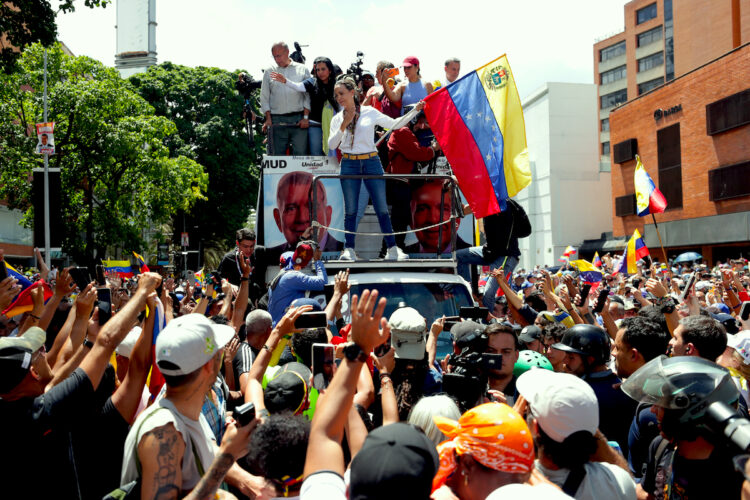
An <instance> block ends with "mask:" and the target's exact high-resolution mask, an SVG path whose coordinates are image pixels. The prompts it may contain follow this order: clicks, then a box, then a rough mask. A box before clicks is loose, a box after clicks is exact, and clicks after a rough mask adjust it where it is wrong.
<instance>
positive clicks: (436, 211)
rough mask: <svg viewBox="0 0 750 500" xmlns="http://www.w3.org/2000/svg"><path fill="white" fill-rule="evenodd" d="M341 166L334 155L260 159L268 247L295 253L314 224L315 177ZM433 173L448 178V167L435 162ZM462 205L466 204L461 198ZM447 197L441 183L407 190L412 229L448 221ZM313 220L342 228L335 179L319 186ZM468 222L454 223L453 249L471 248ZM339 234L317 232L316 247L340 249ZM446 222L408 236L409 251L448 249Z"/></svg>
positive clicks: (335, 171)
mask: <svg viewBox="0 0 750 500" xmlns="http://www.w3.org/2000/svg"><path fill="white" fill-rule="evenodd" d="M338 173H339V165H338V162H337V160H336V158H333V157H327V158H323V157H294V156H279V157H273V156H266V157H264V160H263V217H264V219H263V222H264V231H265V234H264V241H263V244H264V245H265V246H266V248H271V249H280V250H281V251H288V250H294V248H295V247H296V244H297V242H298V241H299V240H300V238H301V236H302V234H303V233H304V232H305V230H307V229H308V228H309V227H310V226H311V224H312V222H311V220H312V217H311V215H312V214H311V210H310V202H311V198H312V182H313V178H314V176H315V175H318V174H338ZM436 173H438V174H448V173H449V170H448V168H447V164H443V165H442V166H441V164H438V167H437V170H436ZM461 201H462V202H464V203H465V200H464V198H463V195H461ZM450 204H451V197H450V193H449V192H445V193H444V192H443V182H442V180H441V181H433V182H427V183H421V182H420V183H416V185H415V189H413V190H411V199H410V210H411V218H410V222H409V225H410V228H421V227H426V226H432V225H434V224H437V223H439V222H440V217H441V207H442V211H443V214H442V216H443V221H445V220H447V219H449V218H450V213H451V211H450ZM315 220H316V221H318V222H320V223H321V224H322V225H324V226H327V227H330V228H332V229H343V228H344V200H343V193H342V190H341V181H340V180H339V179H337V178H330V179H321V180H319V181H318V182H317V208H316V210H315ZM472 222H473V221H472V220H471V218H466V220H458V221H457V222H456V225H457V226H458V235H457V248H464V247H467V246H470V244H471V242H472V241H473V239H472V231H473V223H472ZM343 235H344V233H342V232H338V231H333V230H332V231H327V230H325V229H318V243H319V244H320V246H321V249H322V250H323V252H324V253H325V252H339V251H341V250H343V240H344V238H343ZM450 240H451V229H450V224H444V225H443V226H442V231H440V229H439V228H437V227H436V228H430V229H425V230H422V231H417V232H415V233H409V234H408V235H407V236H406V242H405V244H406V247H407V248H406V251H407V253H436V252H437V248H438V247H440V248H441V249H442V251H450V248H449V247H450Z"/></svg>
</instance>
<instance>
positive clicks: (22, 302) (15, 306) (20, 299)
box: [2, 262, 52, 318]
mask: <svg viewBox="0 0 750 500" xmlns="http://www.w3.org/2000/svg"><path fill="white" fill-rule="evenodd" d="M5 268H6V270H7V272H8V276H10V277H12V278H15V279H16V280H17V281H18V283H17V284H18V285H21V291H20V292H18V295H16V296H15V297H13V300H12V301H11V302H10V304H9V305H8V307H6V308H5V309H4V310H3V311H2V314H3V315H5V317H6V318H12V317H13V316H17V315H19V314H23V313H25V312H28V311H31V310H32V309H34V302H33V298H32V297H31V291H32V290H33V289H34V288H37V287H40V286H41V287H43V288H44V301H45V302H47V300H49V298H50V297H52V288H51V287H50V286H49V285H48V284H47V283H46V282H45V281H44V280H39V281H35V282H33V283H32V282H31V281H30V280H29V279H28V278H27V277H26V276H24V275H23V274H22V273H20V272H18V270H17V269H16V268H15V267H13V266H11V265H10V264H8V263H7V262H6V263H5Z"/></svg>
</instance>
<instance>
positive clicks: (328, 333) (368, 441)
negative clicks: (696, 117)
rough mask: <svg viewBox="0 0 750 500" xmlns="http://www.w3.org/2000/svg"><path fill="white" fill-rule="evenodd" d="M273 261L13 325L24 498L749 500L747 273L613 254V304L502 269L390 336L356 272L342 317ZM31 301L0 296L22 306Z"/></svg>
mask: <svg viewBox="0 0 750 500" xmlns="http://www.w3.org/2000/svg"><path fill="white" fill-rule="evenodd" d="M264 251H265V249H264V248H263V247H261V246H256V245H255V241H254V235H253V234H252V233H251V232H249V231H247V230H240V231H238V234H237V248H236V250H235V251H234V252H230V253H228V254H227V256H226V257H225V260H224V261H223V262H222V266H221V267H220V270H219V271H217V272H215V273H211V274H210V275H209V276H208V277H207V279H206V281H205V282H204V283H197V282H196V281H195V280H192V279H191V280H180V279H177V280H175V279H172V278H167V279H164V278H162V276H160V275H158V274H156V273H150V272H146V273H143V274H140V275H139V276H137V278H136V279H132V280H128V279H122V278H120V277H119V276H118V275H117V274H116V273H110V274H108V275H107V277H106V283H97V282H92V283H76V282H75V280H74V279H73V276H74V275H75V273H74V272H73V270H71V269H60V270H58V271H57V272H53V273H51V272H50V271H49V270H47V269H46V268H42V270H41V273H40V275H39V276H38V278H39V280H41V281H40V283H45V284H42V285H40V286H36V287H35V288H34V289H33V290H32V292H31V295H32V297H33V308H32V309H31V310H30V311H27V312H25V313H23V314H21V315H20V316H17V317H14V318H3V319H2V321H1V322H0V326H2V337H0V371H1V372H0V398H2V399H1V400H0V419H2V422H3V423H4V424H5V425H6V428H7V429H12V432H9V433H8V437H7V439H6V443H7V446H6V450H7V451H6V453H3V454H2V467H0V470H2V471H3V474H4V475H5V478H6V480H7V483H6V484H8V485H18V486H19V488H26V487H28V485H32V484H33V485H34V490H35V493H38V494H39V495H40V496H42V495H43V496H46V495H50V494H54V495H57V496H59V497H62V498H92V499H93V498H96V499H99V498H104V497H105V496H106V495H108V494H112V493H113V492H115V490H117V491H119V492H120V493H122V494H125V493H124V492H129V493H127V495H129V496H126V498H137V497H140V498H177V497H182V496H186V497H187V498H209V497H217V496H218V497H219V498H234V497H237V498H277V497H298V496H299V497H301V498H303V499H306V498H309V499H314V498H326V499H331V498H342V499H343V498H384V497H386V496H395V497H398V498H434V499H455V498H460V499H483V498H492V499H503V498H526V497H529V498H542V497H544V498H570V497H572V498H578V499H600V498H622V499H633V498H639V499H640V498H643V499H646V498H657V499H661V498H664V499H667V498H709V497H711V498H714V497H717V498H739V496H740V494H741V491H742V488H743V477H744V476H743V475H744V474H746V473H747V472H746V471H745V463H746V458H747V456H746V455H744V456H743V455H740V453H741V452H742V451H743V450H740V449H738V448H735V445H734V444H732V443H731V442H730V441H728V440H727V439H726V438H724V437H723V436H722V433H721V430H720V429H717V427H716V425H717V424H716V423H715V422H714V421H713V420H711V419H710V418H709V412H710V408H712V407H713V406H714V405H715V404H716V405H721V408H728V409H729V411H730V414H736V415H737V416H740V417H747V398H748V380H750V369H748V368H747V366H748V365H749V364H750V320H748V318H744V319H743V315H742V314H740V311H741V310H742V304H743V303H747V302H750V295H749V293H750V274H749V273H748V270H747V265H746V263H745V262H744V261H732V262H731V263H729V262H728V263H725V264H720V265H717V266H715V267H713V268H709V267H708V266H706V265H694V266H689V267H683V266H682V265H674V267H667V266H664V265H660V264H659V263H657V262H651V263H650V265H648V263H644V262H643V261H641V262H640V265H639V267H638V273H637V274H635V275H632V276H624V275H623V274H622V273H615V272H614V269H615V267H616V264H615V263H614V262H613V260H612V259H611V258H609V256H605V258H604V259H603V264H602V269H601V271H602V274H603V278H602V280H601V282H599V283H595V284H593V286H592V283H586V282H584V281H583V275H579V274H578V273H577V272H576V271H575V270H572V269H566V268H565V267H563V268H562V269H560V270H559V271H558V272H557V273H551V272H550V271H549V270H547V269H534V270H530V271H528V272H527V271H525V270H519V271H517V272H516V273H515V274H512V273H506V272H504V271H503V269H502V267H497V268H495V269H494V270H493V271H492V272H491V273H490V274H489V276H488V277H487V280H486V283H484V282H483V283H482V287H481V290H479V293H480V294H481V295H477V297H476V298H477V301H478V302H480V303H482V304H484V305H485V306H486V307H487V309H483V310H481V311H484V313H483V314H482V315H480V316H476V315H473V318H472V319H468V318H457V317H454V318H445V317H441V318H439V319H437V320H435V321H434V322H433V323H432V324H428V322H427V320H426V319H425V317H424V316H423V315H422V314H420V311H417V310H415V309H413V308H411V307H408V306H406V305H402V306H401V307H399V308H397V309H396V310H395V312H393V313H392V314H391V316H390V317H389V318H386V317H383V312H384V310H385V306H386V299H385V298H380V297H378V292H377V291H372V292H371V291H369V290H365V291H363V292H362V293H361V295H360V296H356V295H355V296H352V297H349V290H350V287H349V279H348V272H344V271H342V272H339V273H338V274H337V275H336V277H335V280H334V283H335V284H334V287H333V292H332V294H331V295H330V299H329V300H328V301H327V303H326V304H323V305H321V304H320V303H319V302H318V301H316V300H313V299H310V298H308V297H307V296H308V295H309V292H311V291H319V290H322V289H323V287H324V286H325V284H326V283H327V281H328V277H327V274H326V271H325V265H324V263H323V262H322V261H321V260H320V256H321V251H320V249H319V248H316V245H315V244H314V243H313V242H310V241H303V242H301V243H300V244H299V245H298V246H297V248H296V249H295V250H294V252H287V253H285V254H283V255H282V259H281V261H280V262H279V267H280V270H279V272H278V274H277V275H276V277H275V278H274V280H273V281H272V282H271V283H270V284H266V283H265V282H264V280H263V279H262V278H258V277H257V276H256V268H255V267H254V265H253V263H254V262H257V259H259V258H262V254H263V252H264ZM50 274H52V276H50ZM47 281H49V284H46V282H47ZM45 287H50V289H51V291H52V294H51V297H49V298H48V299H47V300H46V302H45V295H44V290H45ZM101 288H109V289H110V290H111V297H112V303H111V304H109V305H108V306H107V307H106V308H102V300H101V294H100V293H99V290H100V289H101ZM17 293H18V285H17V284H16V280H15V278H13V277H10V276H9V277H8V278H6V279H5V280H3V281H2V282H0V308H1V309H3V310H4V309H6V307H7V306H8V305H9V304H10V302H11V300H12V299H13V297H14V296H15V295H16V294H17ZM98 297H99V299H98ZM105 310H106V313H107V314H105ZM315 318H318V319H320V321H321V323H320V324H317V325H316V326H310V325H311V324H310V323H309V322H305V321H303V320H310V321H312V320H314V319H315ZM444 330H445V332H446V333H449V334H450V338H451V339H452V342H453V352H452V353H451V354H450V355H448V356H447V357H445V358H444V359H439V358H438V356H437V339H438V337H439V336H440V335H441V333H443V331H444ZM325 348H330V350H331V351H330V353H329V354H324V353H322V351H320V352H317V351H316V349H325ZM10 450H13V452H12V453H11V452H10ZM40 460H43V462H41V463H45V464H48V466H47V467H45V468H43V469H42V468H39V467H34V466H33V464H37V463H40ZM42 479H43V480H42ZM10 487H12V486H10ZM748 487H750V484H746V485H745V488H746V491H745V493H747V492H748V491H750V488H748ZM110 498H113V497H110Z"/></svg>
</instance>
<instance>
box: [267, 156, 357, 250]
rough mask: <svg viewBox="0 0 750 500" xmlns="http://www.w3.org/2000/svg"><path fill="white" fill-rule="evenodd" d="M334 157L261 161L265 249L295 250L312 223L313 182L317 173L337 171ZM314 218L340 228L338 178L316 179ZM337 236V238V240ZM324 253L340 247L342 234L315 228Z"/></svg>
mask: <svg viewBox="0 0 750 500" xmlns="http://www.w3.org/2000/svg"><path fill="white" fill-rule="evenodd" d="M338 172H339V166H338V162H337V161H336V158H323V157H317V156H316V157H305V156H266V157H264V160H263V223H264V231H265V235H264V242H263V244H264V245H265V246H266V247H267V248H277V247H280V248H281V250H282V251H287V250H294V248H295V247H296V245H297V242H298V241H299V240H300V238H301V236H302V233H304V232H305V230H307V229H308V228H309V227H310V225H311V224H312V213H311V210H310V203H311V201H312V182H313V178H314V176H315V175H318V174H337V173H338ZM316 184H317V186H316V189H317V200H316V201H317V207H316V209H315V220H316V221H318V222H320V223H321V224H322V225H323V226H328V227H332V228H338V229H343V227H344V199H343V194H342V191H341V182H340V181H339V179H321V180H320V181H318V182H317V183H316ZM337 237H338V238H339V239H337ZM318 243H319V244H320V246H321V249H322V250H323V251H324V252H334V251H340V250H342V249H343V233H339V234H334V233H333V232H328V231H327V230H325V229H318Z"/></svg>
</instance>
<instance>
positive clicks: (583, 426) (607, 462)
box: [517, 369, 636, 500]
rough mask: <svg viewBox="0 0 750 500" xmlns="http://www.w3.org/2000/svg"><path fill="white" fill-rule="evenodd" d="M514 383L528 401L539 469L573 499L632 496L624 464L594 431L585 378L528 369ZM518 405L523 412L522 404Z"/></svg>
mask: <svg viewBox="0 0 750 500" xmlns="http://www.w3.org/2000/svg"><path fill="white" fill-rule="evenodd" d="M517 387H518V392H519V393H520V394H521V396H523V398H524V399H525V402H527V403H528V413H527V414H526V421H527V423H528V424H529V428H530V429H531V435H532V436H533V437H534V443H535V444H536V446H537V460H536V462H535V467H536V469H537V470H538V471H539V472H541V473H542V474H543V475H544V476H545V477H546V478H547V479H549V480H550V481H552V482H553V483H555V484H556V485H558V486H560V487H561V488H562V490H563V491H564V492H565V493H567V494H568V495H570V496H572V497H574V498H576V499H578V500H599V499H605V498H606V499H623V500H625V499H627V500H635V498H636V496H635V483H634V482H633V479H632V478H631V477H630V475H629V474H628V472H627V463H626V462H625V460H624V458H623V457H622V456H621V455H620V454H619V453H617V452H615V451H614V450H613V449H612V448H611V447H610V446H609V445H608V444H607V441H606V438H605V437H604V436H603V435H602V433H601V432H599V431H598V427H599V408H598V406H599V403H598V402H597V398H596V394H594V391H593V390H592V389H591V387H590V386H589V385H588V384H587V383H586V382H584V381H583V380H581V379H579V378H578V377H576V376H574V375H571V374H567V373H556V372H550V371H549V370H541V369H533V370H529V371H527V372H526V373H524V374H523V375H521V376H520V377H518V382H517ZM517 408H519V410H521V413H526V404H524V403H523V402H522V403H521V404H519V405H518V406H517ZM592 456H593V458H594V459H595V460H596V461H592Z"/></svg>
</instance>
